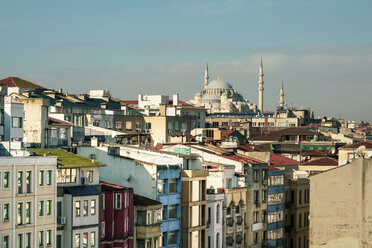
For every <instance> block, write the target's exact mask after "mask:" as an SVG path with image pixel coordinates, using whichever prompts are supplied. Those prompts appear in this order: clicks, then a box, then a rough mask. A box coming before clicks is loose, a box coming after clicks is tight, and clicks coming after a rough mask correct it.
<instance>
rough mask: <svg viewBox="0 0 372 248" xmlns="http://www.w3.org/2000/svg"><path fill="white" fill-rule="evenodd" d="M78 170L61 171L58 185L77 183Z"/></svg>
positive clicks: (59, 171)
mask: <svg viewBox="0 0 372 248" xmlns="http://www.w3.org/2000/svg"><path fill="white" fill-rule="evenodd" d="M75 182H76V169H59V170H58V176H57V183H75Z"/></svg>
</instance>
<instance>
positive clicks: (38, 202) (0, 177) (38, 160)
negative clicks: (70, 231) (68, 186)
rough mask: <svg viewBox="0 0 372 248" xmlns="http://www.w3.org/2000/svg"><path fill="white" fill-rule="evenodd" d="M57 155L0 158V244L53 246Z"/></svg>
mask: <svg viewBox="0 0 372 248" xmlns="http://www.w3.org/2000/svg"><path fill="white" fill-rule="evenodd" d="M56 164H57V158H56V157H37V156H31V157H10V156H7V157H0V213H1V215H0V244H1V245H0V246H1V247H3V248H11V247H25V248H31V247H55V246H56V229H57V226H56V211H55V209H56V195H57V184H56V180H55V178H56Z"/></svg>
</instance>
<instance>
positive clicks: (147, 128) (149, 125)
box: [145, 122, 151, 130]
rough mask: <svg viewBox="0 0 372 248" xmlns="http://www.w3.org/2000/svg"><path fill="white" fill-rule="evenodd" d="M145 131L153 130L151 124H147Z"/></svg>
mask: <svg viewBox="0 0 372 248" xmlns="http://www.w3.org/2000/svg"><path fill="white" fill-rule="evenodd" d="M145 129H146V130H151V122H146V124H145Z"/></svg>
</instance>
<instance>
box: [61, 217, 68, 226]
mask: <svg viewBox="0 0 372 248" xmlns="http://www.w3.org/2000/svg"><path fill="white" fill-rule="evenodd" d="M59 223H60V224H61V225H64V224H66V217H60V219H59Z"/></svg>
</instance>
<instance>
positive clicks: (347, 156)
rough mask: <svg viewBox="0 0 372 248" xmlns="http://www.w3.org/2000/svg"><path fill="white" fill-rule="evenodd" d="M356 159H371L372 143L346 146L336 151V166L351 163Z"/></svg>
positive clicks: (366, 142)
mask: <svg viewBox="0 0 372 248" xmlns="http://www.w3.org/2000/svg"><path fill="white" fill-rule="evenodd" d="M356 157H364V158H370V157H372V142H371V141H363V142H359V143H356V144H352V145H346V146H343V147H340V148H339V149H338V164H339V165H343V164H346V163H348V162H351V160H353V159H354V158H356Z"/></svg>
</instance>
